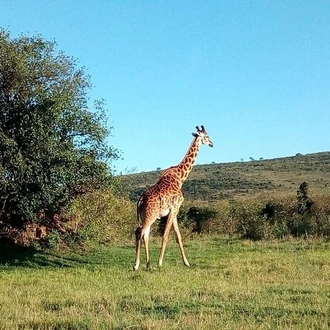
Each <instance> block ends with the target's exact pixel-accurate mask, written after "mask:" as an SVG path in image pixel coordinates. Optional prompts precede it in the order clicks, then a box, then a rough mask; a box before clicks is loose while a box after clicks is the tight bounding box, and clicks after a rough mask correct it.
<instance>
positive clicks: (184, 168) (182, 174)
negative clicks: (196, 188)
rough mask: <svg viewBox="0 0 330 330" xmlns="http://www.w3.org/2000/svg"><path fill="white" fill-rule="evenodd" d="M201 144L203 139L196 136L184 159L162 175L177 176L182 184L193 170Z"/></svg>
mask: <svg viewBox="0 0 330 330" xmlns="http://www.w3.org/2000/svg"><path fill="white" fill-rule="evenodd" d="M200 146H201V140H200V139H199V138H198V137H195V138H194V140H193V142H192V143H191V145H190V147H189V149H188V151H187V153H186V155H185V156H184V157H183V159H182V161H181V162H180V163H179V164H178V165H177V166H172V167H170V168H168V169H166V170H165V171H164V172H163V174H162V176H167V175H170V176H171V177H176V179H177V180H179V181H180V185H182V184H183V183H184V182H185V181H186V179H187V177H188V175H189V173H190V172H191V170H192V167H193V165H194V163H195V160H196V157H197V154H198V151H199V148H200Z"/></svg>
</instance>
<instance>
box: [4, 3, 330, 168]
mask: <svg viewBox="0 0 330 330" xmlns="http://www.w3.org/2000/svg"><path fill="white" fill-rule="evenodd" d="M0 8H1V11H0V26H1V27H2V28H5V29H7V30H9V31H10V32H11V34H12V36H13V37H15V36H17V35H19V34H21V33H23V34H25V35H36V34H41V35H42V36H43V37H44V38H45V39H49V40H56V42H57V43H58V49H59V50H62V51H64V52H65V53H66V54H67V55H70V56H73V57H74V58H77V60H78V64H79V66H83V67H85V68H86V73H88V74H90V75H91V80H92V82H93V85H94V87H93V89H92V91H91V93H90V97H91V99H101V98H104V99H105V100H106V101H107V108H108V109H109V116H110V120H109V121H110V123H111V124H112V125H113V126H114V130H113V136H112V137H110V138H109V144H111V145H113V146H114V147H116V148H118V149H120V150H121V151H122V157H123V160H118V161H116V162H115V163H114V164H113V165H114V166H115V168H116V171H117V173H120V172H124V173H125V172H126V171H132V170H135V171H137V172H140V171H149V170H155V169H156V168H158V167H160V168H162V169H163V168H167V167H169V166H172V165H176V164H177V163H179V162H180V161H181V159H182V158H183V156H184V154H185V152H186V150H187V148H188V147H189V145H190V143H191V140H192V136H191V133H192V132H194V131H195V126H196V125H201V124H203V125H204V126H205V127H206V129H207V131H208V133H209V135H210V137H211V139H212V141H213V143H214V148H208V147H203V148H202V149H201V151H200V153H199V155H198V158H197V161H196V164H207V163H211V162H216V163H222V162H232V161H240V160H241V159H243V160H246V161H248V160H249V158H250V157H253V158H254V159H259V158H261V157H262V158H265V159H267V158H275V157H284V156H292V155H295V154H296V153H302V154H306V153H313V152H319V151H327V150H329V142H330V138H329V136H330V133H329V124H330V1H328V0H324V1H323V0H317V1H303V0H297V1H293V0H277V1H267V0H260V1H235V0H219V1H218V0H215V1H195V0H189V1H179V0H178V1H119V0H118V1H106V0H103V1H101V0H93V1H92V0H90V1H85V0H79V1H78V0H76V1H70V0H67V1H64V0H56V1H55V0H52V1H50V0H43V1H37V0H29V1H24V0H21V1H15V0H11V1H4V0H0ZM0 56H1V54H0Z"/></svg>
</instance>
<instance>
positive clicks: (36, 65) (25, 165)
mask: <svg viewBox="0 0 330 330" xmlns="http://www.w3.org/2000/svg"><path fill="white" fill-rule="evenodd" d="M56 47H57V45H56V43H55V41H47V40H44V39H43V38H42V37H41V36H35V37H26V36H23V35H22V36H19V37H17V38H11V37H10V34H9V32H7V31H5V30H1V29H0V119H1V123H0V222H2V223H5V224H10V225H12V226H22V225H24V224H25V223H26V222H31V221H37V220H38V218H37V214H38V212H40V211H43V212H46V213H49V214H54V213H55V212H58V211H59V210H60V209H61V207H63V206H65V205H67V203H68V202H69V201H70V199H72V198H73V197H74V196H76V195H77V194H80V193H84V192H86V191H90V190H93V189H96V188H100V187H103V186H106V185H108V184H109V182H110V181H111V178H112V176H111V169H110V167H109V165H108V164H109V162H108V161H109V160H112V159H116V158H117V157H118V152H117V150H116V149H115V148H113V147H111V146H108V145H107V144H106V138H107V137H108V135H109V134H110V132H111V130H112V127H107V118H106V109H105V102H104V100H100V101H95V102H94V103H91V102H90V100H89V98H88V91H89V90H90V89H91V83H90V77H89V76H88V75H86V74H85V72H84V69H83V68H79V67H78V66H77V63H76V61H75V60H74V59H73V58H72V57H69V56H67V55H65V54H64V53H63V52H61V51H58V50H57V49H56Z"/></svg>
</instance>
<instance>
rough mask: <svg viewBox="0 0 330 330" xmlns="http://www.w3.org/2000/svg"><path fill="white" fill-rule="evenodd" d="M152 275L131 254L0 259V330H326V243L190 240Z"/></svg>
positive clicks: (329, 316)
mask: <svg viewBox="0 0 330 330" xmlns="http://www.w3.org/2000/svg"><path fill="white" fill-rule="evenodd" d="M159 245H160V240H159V238H157V237H155V238H153V239H152V241H151V250H152V251H151V253H152V254H151V256H152V264H153V266H154V267H153V270H152V271H146V270H145V266H144V265H143V264H142V265H141V268H140V270H139V271H138V272H133V271H132V270H131V268H132V264H133V259H134V247H133V246H132V245H128V246H122V247H118V246H117V247H116V246H108V247H100V248H96V249H94V250H92V251H89V252H85V253H84V254H81V253H77V254H74V253H73V252H54V251H53V252H48V253H44V252H42V253H41V252H38V251H36V250H33V249H30V250H22V251H8V250H7V254H6V256H4V255H2V256H1V257H0V262H1V264H0V315H1V318H0V329H257V328H258V329H328V328H329V326H330V249H329V248H330V243H329V242H328V241H326V240H324V239H306V240H303V239H290V238H288V239H285V240H276V241H271V240H269V241H257V242H253V241H247V240H246V241H244V240H243V241H242V240H236V239H225V238H219V237H217V236H199V235H196V236H191V237H190V238H189V239H188V238H186V240H185V246H186V253H187V255H188V259H189V261H190V263H191V267H189V268H187V267H184V266H183V264H182V262H181V258H180V254H179V251H178V248H177V246H176V244H175V242H174V239H172V240H171V242H170V243H169V246H168V248H167V250H166V253H165V259H164V266H163V267H162V268H161V269H159V268H158V267H157V266H156V261H157V255H158V252H159Z"/></svg>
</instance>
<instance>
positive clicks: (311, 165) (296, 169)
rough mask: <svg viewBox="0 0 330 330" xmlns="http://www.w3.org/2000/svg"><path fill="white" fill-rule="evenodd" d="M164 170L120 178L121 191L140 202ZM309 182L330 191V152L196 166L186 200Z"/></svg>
mask: <svg viewBox="0 0 330 330" xmlns="http://www.w3.org/2000/svg"><path fill="white" fill-rule="evenodd" d="M161 173H162V170H160V171H152V172H142V173H136V174H130V175H123V176H121V177H120V191H121V194H123V195H124V196H125V197H128V198H129V199H131V200H132V201H136V200H137V199H138V197H139V195H140V194H141V193H142V192H143V191H144V190H146V189H147V188H148V187H149V186H151V185H152V184H154V183H156V182H157V180H158V179H159V177H160V175H161ZM303 181H306V182H307V183H308V184H309V188H310V189H315V188H326V189H330V152H319V153H314V154H307V155H301V154H297V155H296V156H293V157H284V158H276V159H270V160H252V161H249V162H234V163H219V164H209V165H196V166H194V168H193V170H192V171H191V173H190V175H189V177H188V179H187V181H186V182H185V183H184V185H183V192H184V196H185V199H190V200H208V201H211V200H216V199H224V198H232V197H237V196H245V195H251V194H255V193H257V192H261V191H272V190H277V191H296V189H297V187H298V186H299V184H300V183H302V182H303Z"/></svg>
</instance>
